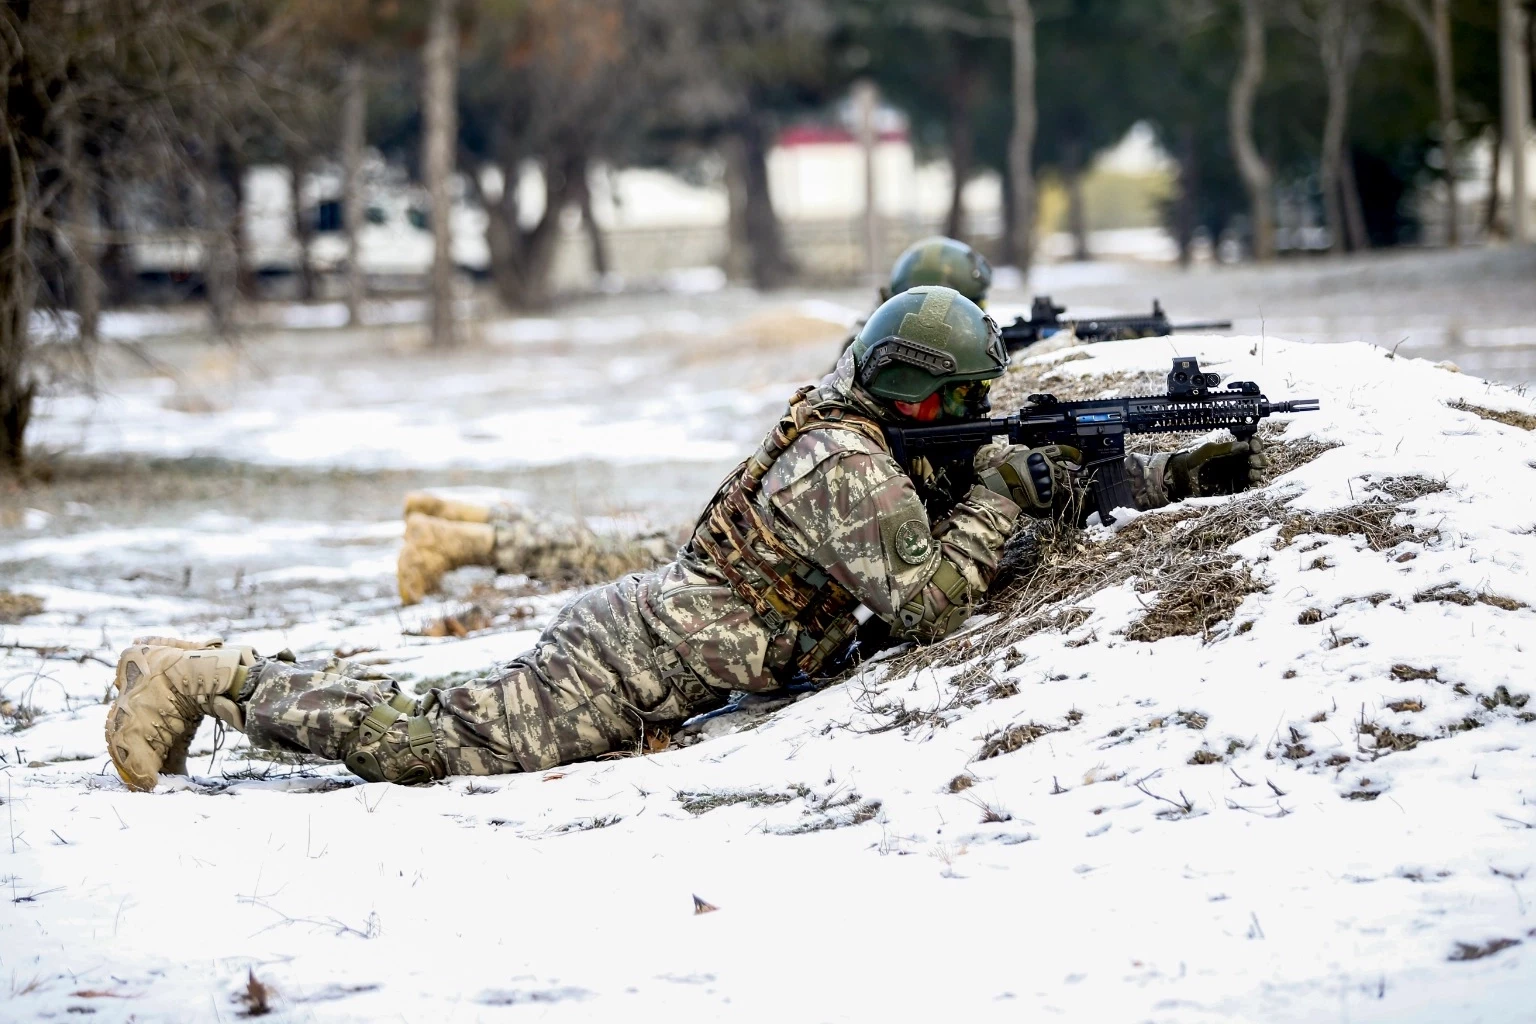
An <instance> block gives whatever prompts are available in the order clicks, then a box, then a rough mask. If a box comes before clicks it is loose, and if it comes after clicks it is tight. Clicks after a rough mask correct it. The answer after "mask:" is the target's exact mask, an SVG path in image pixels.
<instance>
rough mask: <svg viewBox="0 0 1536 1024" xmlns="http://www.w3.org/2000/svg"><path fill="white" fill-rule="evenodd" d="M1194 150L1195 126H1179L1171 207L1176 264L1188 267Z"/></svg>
mask: <svg viewBox="0 0 1536 1024" xmlns="http://www.w3.org/2000/svg"><path fill="white" fill-rule="evenodd" d="M1196 152H1197V151H1196V149H1195V126H1194V125H1192V124H1189V123H1187V122H1186V123H1185V124H1182V125H1180V126H1179V198H1178V200H1177V205H1176V206H1175V207H1174V226H1173V236H1174V241H1175V242H1176V243H1177V244H1178V247H1179V266H1181V267H1183V268H1185V269H1186V270H1187V269H1188V268H1189V266H1190V264H1192V263H1193V262H1194V259H1195V228H1196V227H1197V226H1198V225H1199V204H1200V163H1199V158H1198V156H1197V155H1196Z"/></svg>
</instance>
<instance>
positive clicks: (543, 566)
mask: <svg viewBox="0 0 1536 1024" xmlns="http://www.w3.org/2000/svg"><path fill="white" fill-rule="evenodd" d="M490 525H491V527H492V528H493V529H494V530H495V531H496V534H495V541H494V547H493V548H492V558H493V559H494V562H495V566H496V570H497V571H498V572H505V573H521V574H522V575H525V576H530V577H532V578H533V579H539V580H558V581H569V582H579V583H599V582H602V581H605V580H612V579H617V578H618V577H620V576H622V575H624V574H625V573H630V572H640V571H642V570H645V569H652V568H655V567H656V566H658V565H663V564H665V563H666V562H667V561H668V560H670V559H671V558H672V556H673V555H674V554H676V552H677V542H676V541H675V540H674V539H673V538H671V537H669V536H667V535H666V534H665V533H662V532H659V531H657V532H650V533H641V534H628V535H624V534H607V533H598V532H596V531H595V530H593V529H591V528H590V527H588V526H587V525H586V524H585V523H583V522H581V521H580V520H579V519H577V518H576V517H575V516H568V515H561V514H559V513H550V512H542V511H541V512H537V513H535V512H531V511H529V510H528V509H526V508H523V507H521V506H519V505H513V504H510V503H501V504H498V505H493V506H492V507H491V510H490Z"/></svg>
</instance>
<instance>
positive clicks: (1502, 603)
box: [1413, 583, 1526, 612]
mask: <svg viewBox="0 0 1536 1024" xmlns="http://www.w3.org/2000/svg"><path fill="white" fill-rule="evenodd" d="M1413 600H1414V603H1415V604H1422V603H1424V602H1426V601H1443V602H1445V603H1447V604H1459V605H1461V606H1463V607H1471V606H1472V605H1474V604H1486V605H1491V606H1493V607H1494V608H1502V609H1503V610H1504V611H1507V612H1516V611H1519V610H1520V609H1521V608H1524V607H1526V604H1525V602H1524V601H1519V600H1516V599H1515V598H1513V597H1505V596H1504V595H1503V594H1491V593H1486V592H1484V593H1481V594H1474V593H1472V592H1471V591H1469V590H1465V589H1463V588H1462V587H1459V586H1457V585H1456V584H1454V583H1444V584H1441V585H1440V586H1438V587H1431V588H1429V589H1428V590H1423V591H1420V592H1419V593H1417V594H1414V595H1413Z"/></svg>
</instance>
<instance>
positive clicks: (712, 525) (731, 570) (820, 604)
mask: <svg viewBox="0 0 1536 1024" xmlns="http://www.w3.org/2000/svg"><path fill="white" fill-rule="evenodd" d="M826 428H831V429H838V430H852V431H855V432H857V433H859V434H862V435H864V436H865V437H867V438H869V439H870V440H871V441H873V442H874V443H875V444H877V445H878V446H879V447H880V449H881V451H889V450H890V449H889V447H888V445H887V444H886V440H885V435H884V433H883V432H882V431H881V429H880V425H879V424H878V423H876V422H875V421H874V420H872V419H870V418H868V417H866V416H861V415H859V414H858V413H856V412H854V411H853V410H851V409H849V408H848V407H847V406H846V405H845V404H843V400H842V399H840V398H838V397H836V396H830V395H823V394H822V393H821V392H820V391H818V390H817V389H816V388H814V387H810V386H807V387H803V388H801V389H800V390H799V391H797V392H795V394H794V397H792V398H791V399H790V400H789V408H788V409H786V410H785V412H784V414H783V415H782V416H780V417H779V421H778V423H776V424H775V425H774V427H773V429H772V430H771V431H769V432H768V436H767V437H766V438H764V439H763V443H762V444H761V445H760V446H759V447H758V449H757V451H756V452H754V453H753V455H752V456H751V458H749V459H747V460H746V461H744V462H743V463H742V464H741V465H739V466H737V467H736V468H735V469H734V470H732V471H731V473H730V475H729V476H727V477H726V478H725V482H724V483H722V484H721V485H720V489H719V490H717V491H716V492H715V496H714V498H712V499H711V500H710V503H709V505H708V507H707V508H705V510H704V513H703V514H702V515H701V516H700V517H699V521H698V523H697V524H695V526H694V531H693V539H692V540H691V541H689V547H690V548H692V549H693V550H694V551H695V552H696V553H698V554H701V555H704V556H706V557H707V558H708V559H709V560H710V561H711V562H713V563H714V565H715V566H716V567H717V568H718V569H719V570H720V572H721V574H722V575H724V576H725V578H726V580H727V581H728V582H729V583H730V586H731V590H732V591H734V592H735V594H736V596H737V597H739V598H741V599H742V600H743V601H745V602H746V603H747V604H749V605H751V606H752V609H753V611H755V612H756V613H757V616H758V618H760V619H762V620H763V622H764V623H766V624H767V626H768V628H769V629H771V630H773V632H774V633H775V634H782V633H784V632H786V631H791V630H792V631H793V632H794V644H795V652H796V653H795V657H794V661H793V663H792V666H791V667H792V668H793V669H796V670H798V671H799V672H803V673H805V674H806V675H808V676H810V675H814V674H815V673H816V670H817V669H819V668H820V667H821V665H822V663H823V662H825V661H826V660H827V658H829V657H830V656H831V655H833V654H834V653H836V652H837V650H838V649H839V648H841V647H842V646H843V644H844V643H846V642H847V641H848V640H849V639H850V638H851V637H852V636H853V634H854V631H855V630H856V629H857V628H858V621H857V620H856V619H855V618H854V615H853V611H854V609H855V608H857V607H858V605H859V599H858V598H857V597H855V596H854V595H853V594H851V593H849V591H848V590H847V588H846V587H844V586H843V585H842V584H840V583H838V582H837V580H835V579H833V578H832V577H831V576H829V575H828V574H827V573H826V572H825V571H824V570H823V569H822V568H821V567H820V566H818V565H816V564H814V563H813V562H810V561H807V560H806V559H805V558H803V557H802V556H801V555H800V554H799V553H797V552H795V551H793V550H791V549H790V547H789V546H788V545H787V544H785V543H784V542H783V541H782V540H780V539H779V537H778V535H777V534H776V533H775V532H774V530H773V528H772V527H771V526H770V525H769V524H768V523H766V522H764V519H763V513H762V512H761V511H760V510H759V509H758V507H757V504H756V502H755V500H754V499H756V497H757V495H758V493H759V492H760V491H761V490H762V484H763V477H764V476H766V475H767V474H768V471H769V470H770V469H772V468H773V464H774V463H775V462H776V461H777V460H778V459H779V457H780V456H781V455H783V454H784V453H785V452H786V451H787V450H788V449H789V447H790V445H792V444H794V442H795V439H796V438H798V437H800V435H802V434H804V433H805V432H806V431H808V430H816V429H826ZM745 566H750V567H751V568H752V569H753V570H755V571H756V575H757V577H758V580H753V579H750V578H749V577H748V574H747V573H745V572H743V571H742V570H743V567H745ZM759 580H760V581H761V582H759ZM786 681H787V680H786Z"/></svg>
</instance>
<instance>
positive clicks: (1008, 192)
mask: <svg viewBox="0 0 1536 1024" xmlns="http://www.w3.org/2000/svg"><path fill="white" fill-rule="evenodd" d="M1002 191H1003V237H1002V239H1001V242H1000V245H999V246H998V255H999V256H1000V257H1002V264H1003V266H1005V267H1013V266H1017V265H1018V262H1019V240H1018V238H1017V237H1015V235H1014V232H1015V231H1016V230H1017V229H1018V224H1017V223H1016V222H1017V220H1018V217H1017V216H1016V212H1017V207H1018V200H1017V198H1015V191H1014V187H1013V175H1012V174H1004V175H1003V190H1002Z"/></svg>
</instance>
